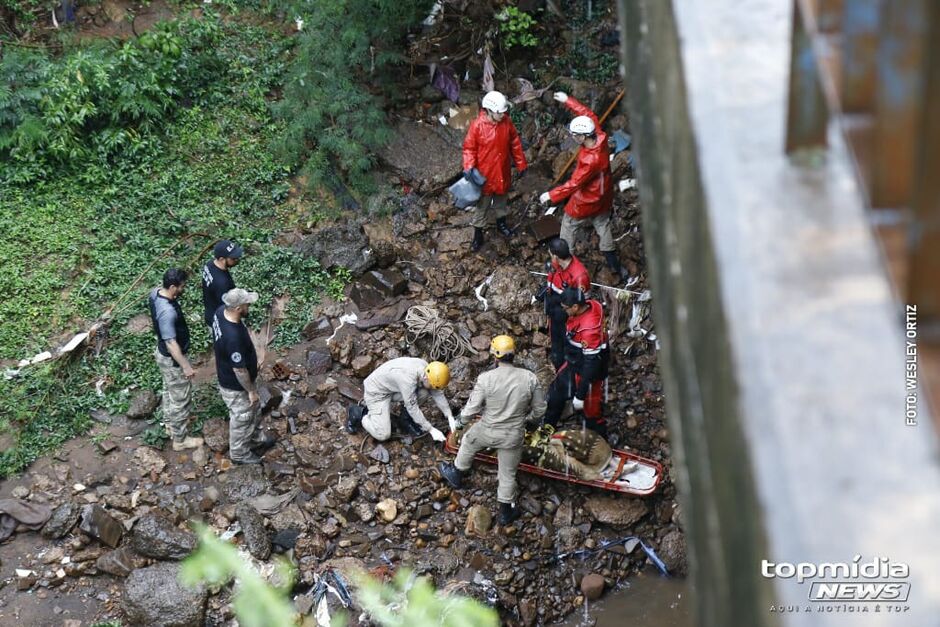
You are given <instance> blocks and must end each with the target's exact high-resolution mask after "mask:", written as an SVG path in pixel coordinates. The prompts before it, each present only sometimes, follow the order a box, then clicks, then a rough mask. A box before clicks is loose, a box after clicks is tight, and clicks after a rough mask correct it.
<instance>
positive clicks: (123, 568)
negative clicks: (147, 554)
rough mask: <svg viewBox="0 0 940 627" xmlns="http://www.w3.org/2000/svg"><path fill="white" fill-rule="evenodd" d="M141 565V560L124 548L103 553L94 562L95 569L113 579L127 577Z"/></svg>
mask: <svg viewBox="0 0 940 627" xmlns="http://www.w3.org/2000/svg"><path fill="white" fill-rule="evenodd" d="M142 565H143V560H142V559H141V558H140V557H139V556H138V555H137V554H136V553H134V552H133V551H132V550H131V549H130V548H128V547H126V546H125V547H121V548H120V549H117V550H114V551H110V552H108V553H105V554H104V555H102V556H101V557H99V558H98V559H97V560H96V561H95V568H97V569H98V570H100V571H102V572H105V573H108V574H109V575H114V576H115V577H127V576H128V575H130V574H131V573H132V572H134V570H136V569H138V568H140V567H141V566H142Z"/></svg>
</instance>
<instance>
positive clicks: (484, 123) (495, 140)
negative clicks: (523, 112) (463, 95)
mask: <svg viewBox="0 0 940 627" xmlns="http://www.w3.org/2000/svg"><path fill="white" fill-rule="evenodd" d="M510 153H511V156H512V160H513V161H514V162H515V163H516V169H517V170H519V172H522V171H523V170H525V169H526V168H527V167H529V166H528V164H527V163H526V160H525V154H524V153H523V152H522V141H521V140H520V139H519V132H518V131H517V130H516V127H515V125H514V124H513V123H512V120H510V119H509V116H508V115H506V116H504V117H503V119H502V120H500V121H499V122H498V123H496V124H494V123H493V122H490V120H489V118H487V117H486V110H485V109H481V110H480V115H478V116H477V119H475V120H474V121H473V122H471V123H470V128H468V129H467V137H466V138H465V139H464V140H463V169H464V170H465V171H466V170H469V169H471V168H476V169H477V170H479V171H480V173H481V174H483V176H485V177H486V184H484V185H483V193H484V194H487V195H489V196H502V195H503V194H505V193H507V192H508V191H509V185H510V183H512V172H511V170H510V163H509V158H510Z"/></svg>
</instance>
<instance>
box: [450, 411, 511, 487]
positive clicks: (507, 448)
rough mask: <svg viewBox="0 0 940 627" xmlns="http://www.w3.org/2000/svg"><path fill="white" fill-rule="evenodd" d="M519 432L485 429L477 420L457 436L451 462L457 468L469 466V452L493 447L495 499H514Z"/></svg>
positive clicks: (466, 468) (475, 452) (472, 453)
mask: <svg viewBox="0 0 940 627" xmlns="http://www.w3.org/2000/svg"><path fill="white" fill-rule="evenodd" d="M522 435H523V432H522V430H521V429H520V430H519V432H518V433H509V432H506V431H494V430H493V429H488V428H487V427H486V426H485V425H484V424H483V423H480V422H477V423H475V424H474V425H473V426H472V427H470V428H469V429H468V430H467V433H466V434H464V436H463V438H462V439H461V440H460V450H458V451H457V459H455V460H454V466H456V467H457V469H458V470H464V471H466V470H470V466H471V464H472V463H473V456H474V455H476V454H477V453H478V452H480V451H482V450H483V449H487V448H492V449H496V459H497V460H498V462H499V466H498V471H497V474H496V477H497V479H498V480H499V485H498V487H497V488H496V500H497V501H499V502H500V503H514V502H515V500H516V471H517V469H518V467H519V460H520V459H522Z"/></svg>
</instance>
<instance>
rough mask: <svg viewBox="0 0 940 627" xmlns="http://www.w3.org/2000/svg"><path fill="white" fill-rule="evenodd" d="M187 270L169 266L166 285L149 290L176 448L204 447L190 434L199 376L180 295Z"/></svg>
mask: <svg viewBox="0 0 940 627" xmlns="http://www.w3.org/2000/svg"><path fill="white" fill-rule="evenodd" d="M186 278H187V275H186V272H185V271H184V270H180V269H178V268H170V269H169V270H167V271H166V272H165V273H164V274H163V287H162V288H159V287H157V288H154V289H153V290H152V291H151V292H150V297H149V299H148V303H149V305H150V320H151V322H152V323H153V331H154V333H155V334H156V335H157V349H156V350H155V351H154V358H155V359H156V360H157V367H158V368H160V374H161V375H163V420H164V422H165V423H166V428H167V432H168V433H169V434H170V437H171V438H172V439H173V450H174V451H182V450H185V449H190V448H197V447H200V446H202V438H193V437H189V436H188V435H187V431H188V425H187V422H188V420H189V414H190V409H191V405H192V396H193V384H192V378H193V377H194V376H195V375H196V373H195V371H194V370H193V367H192V365H191V364H190V363H189V359H188V358H187V357H186V354H187V353H188V352H189V326H188V325H187V324H186V318H185V317H184V316H183V310H182V308H181V307H180V303H179V297H180V296H182V294H183V290H184V289H185V288H186Z"/></svg>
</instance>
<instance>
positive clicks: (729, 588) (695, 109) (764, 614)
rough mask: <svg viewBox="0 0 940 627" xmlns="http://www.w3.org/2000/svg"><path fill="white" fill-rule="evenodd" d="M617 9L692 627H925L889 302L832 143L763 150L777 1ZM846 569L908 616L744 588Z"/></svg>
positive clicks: (929, 469) (928, 527)
mask: <svg viewBox="0 0 940 627" xmlns="http://www.w3.org/2000/svg"><path fill="white" fill-rule="evenodd" d="M619 5H620V7H619V8H620V20H621V32H622V37H621V41H622V53H623V58H624V70H625V77H626V78H625V82H626V88H627V98H626V101H627V107H628V109H629V112H630V119H631V129H630V130H631V132H632V133H633V136H634V144H635V151H636V156H637V163H638V173H637V174H638V182H639V189H640V196H641V200H642V203H643V220H644V236H645V239H646V249H647V254H648V255H649V267H650V273H651V278H652V283H653V286H654V309H655V318H656V323H657V333H658V334H659V336H660V338H661V339H662V353H661V355H660V362H659V363H660V368H661V370H662V375H663V380H664V386H665V390H666V398H667V409H668V412H669V420H670V426H671V430H672V432H673V434H674V437H673V439H674V451H675V460H674V462H675V470H676V473H677V475H678V476H677V477H676V479H677V481H678V483H679V486H680V491H681V496H682V506H683V522H684V525H685V528H686V532H687V537H688V539H689V542H690V545H691V551H690V559H691V564H690V567H691V572H692V577H693V585H694V588H695V590H696V597H697V599H696V602H697V604H698V615H699V619H700V624H702V625H706V626H709V627H710V626H716V627H719V626H721V627H724V626H729V625H753V626H762V625H829V624H839V625H847V624H851V625H853V626H854V625H894V624H897V625H936V624H938V623H937V620H938V619H937V617H938V616H940V577H938V574H937V570H938V569H937V568H936V564H940V541H938V537H940V535H938V534H937V533H935V525H936V521H937V520H940V471H938V463H937V447H936V444H937V440H936V435H935V433H934V432H933V430H932V428H931V426H930V422H931V421H930V419H929V417H928V415H927V409H926V407H923V408H922V414H923V415H922V417H921V419H920V421H919V425H918V426H916V427H909V426H906V425H905V421H904V373H905V369H904V351H905V343H904V338H903V335H902V326H901V324H900V322H899V320H900V318H899V312H900V311H901V308H900V306H899V305H898V304H897V303H895V302H894V300H893V298H892V294H891V291H890V289H889V286H888V284H887V282H886V277H885V273H884V270H883V267H882V265H881V260H880V259H879V255H878V250H877V246H876V244H875V242H874V240H873V236H872V233H871V230H870V228H869V226H868V222H867V219H866V215H865V210H864V208H863V205H862V201H861V196H860V194H859V193H858V189H857V186H856V184H855V181H854V179H853V178H852V175H851V171H850V168H849V165H848V159H847V156H846V154H845V150H844V147H843V145H842V143H841V140H840V138H839V137H838V136H836V135H833V136H832V137H831V142H830V145H831V146H832V148H831V149H830V151H829V152H828V154H826V155H815V156H814V158H812V159H809V160H807V161H806V163H810V164H812V165H800V164H798V163H791V162H790V161H788V160H787V158H786V157H785V155H784V153H783V139H784V121H785V118H786V115H785V113H786V111H785V103H786V95H787V92H786V88H787V76H788V73H787V62H788V59H789V36H790V30H789V28H790V11H791V9H792V4H791V2H789V1H788V0H708V1H707V2H703V1H701V0H620V3H619ZM855 555H861V556H862V557H863V559H870V558H872V557H875V556H883V557H887V558H890V559H891V560H892V561H893V562H903V563H906V564H908V565H909V566H910V570H911V576H910V578H909V580H908V581H909V582H910V583H911V597H910V601H909V603H908V605H909V608H910V609H909V610H907V611H906V612H905V613H904V614H902V615H898V616H894V615H889V614H888V613H878V614H877V615H876V614H874V613H866V614H861V613H859V614H857V615H854V616H852V617H847V616H844V615H836V614H827V613H819V612H818V611H816V610H817V607H816V605H814V604H809V603H808V602H807V595H808V590H809V585H810V584H809V583H806V584H797V583H796V582H795V581H794V580H788V579H775V580H770V579H767V578H764V577H762V576H761V560H763V559H768V560H771V561H775V562H780V561H787V562H793V563H799V562H820V561H823V562H851V561H852V560H853V558H854V556H855ZM772 605H776V606H780V605H784V606H786V605H792V606H798V607H799V608H800V611H799V612H790V613H782V614H781V613H777V612H772V611H770V608H771V606H772ZM806 607H809V608H810V609H811V611H810V612H805V611H803V609H804V608H806Z"/></svg>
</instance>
